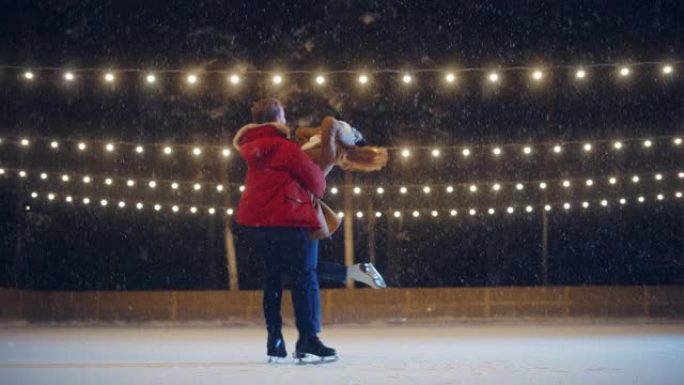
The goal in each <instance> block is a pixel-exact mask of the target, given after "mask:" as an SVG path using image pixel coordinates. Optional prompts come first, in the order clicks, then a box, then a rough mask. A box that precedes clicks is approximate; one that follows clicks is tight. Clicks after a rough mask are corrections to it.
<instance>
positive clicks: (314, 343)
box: [293, 335, 337, 364]
mask: <svg viewBox="0 0 684 385" xmlns="http://www.w3.org/2000/svg"><path fill="white" fill-rule="evenodd" d="M293 357H294V359H295V361H297V363H299V364H323V363H328V362H335V361H337V352H336V351H335V349H333V348H329V347H327V346H325V345H323V343H322V342H321V340H320V339H318V336H316V335H313V336H309V337H306V338H302V337H301V336H300V338H299V340H297V345H296V348H295V352H294V354H293Z"/></svg>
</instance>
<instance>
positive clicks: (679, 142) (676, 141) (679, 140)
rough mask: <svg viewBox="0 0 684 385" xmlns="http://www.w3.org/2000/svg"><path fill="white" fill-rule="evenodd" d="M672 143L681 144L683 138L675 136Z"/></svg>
mask: <svg viewBox="0 0 684 385" xmlns="http://www.w3.org/2000/svg"><path fill="white" fill-rule="evenodd" d="M672 143H674V145H675V146H679V145H680V144H682V138H674V139H673V140H672Z"/></svg>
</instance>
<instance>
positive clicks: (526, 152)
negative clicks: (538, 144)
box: [523, 147, 532, 155]
mask: <svg viewBox="0 0 684 385" xmlns="http://www.w3.org/2000/svg"><path fill="white" fill-rule="evenodd" d="M531 153H532V147H525V148H523V154H525V155H530V154H531Z"/></svg>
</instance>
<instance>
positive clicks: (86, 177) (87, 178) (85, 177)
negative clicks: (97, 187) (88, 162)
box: [83, 175, 92, 184]
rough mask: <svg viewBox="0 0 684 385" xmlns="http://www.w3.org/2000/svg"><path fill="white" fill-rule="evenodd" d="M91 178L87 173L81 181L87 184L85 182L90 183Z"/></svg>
mask: <svg viewBox="0 0 684 385" xmlns="http://www.w3.org/2000/svg"><path fill="white" fill-rule="evenodd" d="M91 180H92V179H90V177H89V176H87V175H86V176H84V177H83V183H86V184H87V183H90V181H91Z"/></svg>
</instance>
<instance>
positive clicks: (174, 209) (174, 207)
mask: <svg viewBox="0 0 684 385" xmlns="http://www.w3.org/2000/svg"><path fill="white" fill-rule="evenodd" d="M178 210H179V208H178V206H176V205H173V206H171V211H173V212H174V213H177V212H178Z"/></svg>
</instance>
